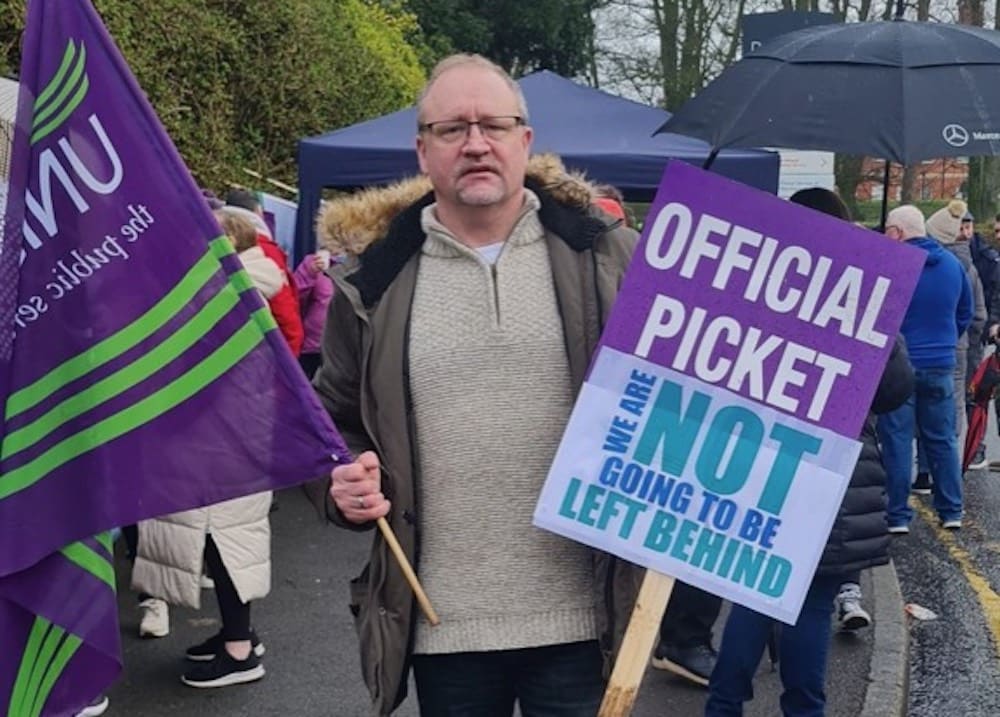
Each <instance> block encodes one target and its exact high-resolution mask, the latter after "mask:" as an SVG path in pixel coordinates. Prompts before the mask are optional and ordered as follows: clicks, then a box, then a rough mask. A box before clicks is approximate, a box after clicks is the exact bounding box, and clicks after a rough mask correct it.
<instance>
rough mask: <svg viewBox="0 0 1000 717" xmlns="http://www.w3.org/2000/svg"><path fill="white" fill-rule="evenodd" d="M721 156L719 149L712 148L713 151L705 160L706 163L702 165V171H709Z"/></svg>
mask: <svg viewBox="0 0 1000 717" xmlns="http://www.w3.org/2000/svg"><path fill="white" fill-rule="evenodd" d="M718 156H719V148H718V147H712V151H711V152H709V153H708V157H707V158H706V159H705V163H704V164H703V165H701V168H702V169H705V170H708V169H711V168H712V163H713V162H715V158H716V157H718Z"/></svg>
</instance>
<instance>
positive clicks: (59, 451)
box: [0, 309, 267, 500]
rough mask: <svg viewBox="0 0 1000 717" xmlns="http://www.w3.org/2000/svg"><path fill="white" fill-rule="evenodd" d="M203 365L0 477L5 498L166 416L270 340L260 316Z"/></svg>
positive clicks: (244, 326) (255, 315) (0, 485)
mask: <svg viewBox="0 0 1000 717" xmlns="http://www.w3.org/2000/svg"><path fill="white" fill-rule="evenodd" d="M262 311H263V312H267V309H260V310H259V311H256V312H254V314H253V316H252V318H251V319H250V321H248V322H247V323H246V324H244V325H243V326H242V327H241V328H240V329H239V330H238V331H236V333H234V334H233V335H232V336H230V337H229V339H227V340H226V342H225V343H224V344H222V345H221V346H220V347H219V348H217V349H216V350H215V351H213V352H212V353H211V354H210V355H209V356H208V357H206V358H205V359H204V360H203V361H201V363H199V364H197V365H196V366H194V367H192V368H191V369H190V370H188V371H187V372H186V373H184V374H183V375H182V376H180V377H178V378H177V379H175V380H174V381H172V382H171V383H169V384H167V385H166V386H164V387H163V388H161V389H160V390H158V391H156V392H155V393H153V394H151V395H149V396H147V397H146V398H144V399H142V400H141V401H139V402H137V403H135V404H134V405H132V406H129V407H128V408H126V409H123V410H121V411H119V412H118V413H116V414H114V415H113V416H109V417H108V418H105V419H104V420H102V421H99V422H98V423H96V424H94V425H93V426H90V427H89V428H85V429H84V430H82V431H80V432H79V433H77V434H75V435H72V436H69V437H68V438H65V439H63V440H62V441H60V442H59V443H57V444H55V445H54V446H52V448H50V449H49V450H47V451H45V452H44V453H42V454H41V455H40V456H38V457H37V458H35V459H34V460H32V461H30V462H29V463H26V464H25V465H23V466H21V467H19V468H15V469H14V470H12V471H10V472H8V473H6V474H5V475H3V476H0V500H3V499H4V498H7V497H9V496H11V495H13V494H14V493H17V492H18V491H21V490H24V489H25V488H28V487H30V486H32V485H34V484H35V483H37V482H38V481H39V480H41V479H42V478H44V477H45V476H46V475H48V474H49V473H51V472H52V471H54V470H55V469H56V468H59V467H60V466H62V465H64V464H65V463H68V462H69V461H71V460H73V459H74V458H76V457H77V456H80V455H83V454H84V453H87V452H88V451H91V450H93V449H94V448H97V447H98V446H100V445H103V444H105V443H108V442H109V441H112V440H114V439H115V438H118V437H119V436H121V435H124V434H125V433H128V432H129V431H132V430H134V429H136V428H138V427H139V426H141V425H143V424H145V423H148V422H150V421H152V420H153V419H155V418H158V417H159V416H161V415H163V414H164V413H166V412H167V411H169V410H170V409H172V408H174V407H175V406H178V405H179V404H181V403H183V402H184V401H186V400H188V399H189V398H191V397H192V396H194V395H195V394H197V393H198V392H199V391H201V390H202V389H204V388H205V387H206V386H208V385H209V384H210V383H212V382H213V381H215V380H216V379H218V378H219V377H220V376H221V375H222V374H224V373H225V372H226V371H228V370H229V369H230V368H232V367H233V366H235V365H236V364H237V363H239V362H240V361H241V360H242V359H243V357H244V356H246V355H247V354H248V353H250V351H252V350H253V348H254V347H255V346H257V345H258V344H259V343H260V342H261V341H262V340H263V338H264V336H263V332H262V331H261V330H260V324H259V321H261V319H260V318H258V316H257V314H259V313H261V312H262Z"/></svg>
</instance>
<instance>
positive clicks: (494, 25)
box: [407, 0, 602, 77]
mask: <svg viewBox="0 0 1000 717" xmlns="http://www.w3.org/2000/svg"><path fill="white" fill-rule="evenodd" d="M601 4H602V2H601V1H600V0H494V1H493V2H488V3H485V2H479V1H478V0H408V2H407V7H409V8H410V9H411V10H412V11H413V12H414V13H415V14H416V16H417V19H418V21H419V22H420V26H421V28H422V29H423V31H424V34H425V36H426V37H427V42H428V44H429V45H430V46H431V47H432V48H433V49H434V50H435V51H436V52H437V54H438V56H439V57H440V56H442V55H445V54H448V53H450V52H477V53H480V54H482V55H485V56H486V57H488V58H490V59H491V60H493V61H494V62H496V63H497V64H499V65H500V66H502V67H504V68H505V69H506V70H507V71H508V72H510V73H511V74H512V75H514V76H515V77H520V76H522V75H526V74H528V73H530V72H534V71H535V70H541V69H547V70H552V71H553V72H557V73H559V74H560V75H565V76H570V77H572V76H575V75H581V74H583V73H585V72H587V71H589V69H590V64H591V58H592V48H593V37H594V21H593V18H592V11H593V10H594V9H596V8H597V7H598V6H599V5H601Z"/></svg>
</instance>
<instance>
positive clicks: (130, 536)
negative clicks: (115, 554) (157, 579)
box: [122, 523, 153, 602]
mask: <svg viewBox="0 0 1000 717" xmlns="http://www.w3.org/2000/svg"><path fill="white" fill-rule="evenodd" d="M122 537H123V538H124V539H125V548H126V550H127V551H128V552H127V554H126V557H127V558H128V561H129V562H130V563H135V556H136V555H138V554H139V526H138V525H136V524H135V523H133V524H132V525H125V526H122ZM151 597H153V596H152V595H150V594H149V593H139V602H142V601H144V600H149V598H151Z"/></svg>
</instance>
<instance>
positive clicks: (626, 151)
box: [295, 70, 778, 258]
mask: <svg viewBox="0 0 1000 717" xmlns="http://www.w3.org/2000/svg"><path fill="white" fill-rule="evenodd" d="M520 85H521V89H522V91H523V92H524V96H525V98H526V99H527V102H528V110H529V112H530V114H531V117H530V124H531V126H532V128H533V129H534V132H535V139H534V143H533V151H534V152H536V153H537V152H554V153H555V154H558V155H559V156H560V157H562V160H563V162H564V163H565V164H566V165H567V166H568V167H570V168H573V169H578V170H583V171H585V172H586V173H587V175H588V176H589V177H590V178H591V179H593V180H595V181H599V182H607V183H609V184H613V185H614V186H616V187H618V188H619V189H620V190H621V191H622V192H623V193H624V194H625V197H626V199H629V200H631V201H649V200H651V199H652V198H653V195H654V194H655V193H656V188H657V186H658V185H659V182H660V176H661V175H662V174H663V167H664V164H665V162H666V160H667V159H680V160H683V161H685V162H689V163H691V164H696V165H699V166H700V165H701V164H702V163H703V162H704V161H705V159H706V158H707V157H708V154H709V146H708V145H707V144H706V143H704V142H702V141H700V140H695V139H691V138H688V137H682V136H680V135H673V134H660V135H655V136H654V135H653V132H655V131H656V129H657V128H658V127H660V126H661V125H662V124H663V123H664V122H666V121H667V119H668V118H669V117H670V113H669V112H667V111H666V110H662V109H658V108H655V107H649V106H647V105H643V104H640V103H638V102H632V101H631V100H626V99H622V98H621V97H616V96H615V95H610V94H608V93H606V92H602V91H601V90H595V89H593V88H592V87H586V86H584V85H578V84H576V83H575V82H572V81H571V80H567V79H565V78H563V77H560V76H559V75H557V74H555V73H552V72H548V71H545V70H543V71H541V72H536V73H534V74H531V75H528V76H527V77H524V78H523V79H521V80H520ZM416 115H417V113H416V108H414V107H411V108H409V109H406V110H401V111H399V112H394V113H392V114H389V115H385V116H384V117H379V118H377V119H373V120H369V121H367V122H362V123H360V124H356V125H353V126H351V127H345V128H343V129H339V130H336V131H334V132H330V133H328V134H323V135H319V136H317V137H308V138H305V139H302V140H300V141H299V208H298V219H297V225H296V236H295V254H296V257H297V258H301V257H302V256H304V255H305V254H307V253H309V252H310V251H311V250H312V249H313V247H315V243H316V238H315V233H314V227H313V224H314V217H315V216H316V211H317V210H318V209H319V203H320V197H321V194H322V191H323V188H324V187H333V188H340V189H353V188H358V187H366V186H370V185H377V184H387V183H390V182H393V181H395V180H398V179H401V178H403V177H407V176H411V175H414V174H417V173H418V172H419V169H418V167H417V158H416V151H415V150H414V136H415V134H416V126H417V117H416ZM712 171H713V172H716V173H718V174H721V175H723V176H726V177H730V178H732V179H735V180H737V181H740V182H743V183H744V184H748V185H751V186H754V187H758V188H760V189H763V190H765V191H768V192H772V193H774V192H775V191H776V189H777V186H778V155H777V154H775V153H772V152H763V151H758V150H723V151H722V152H720V153H719V155H718V157H717V158H716V160H715V163H714V164H713V165H712Z"/></svg>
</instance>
